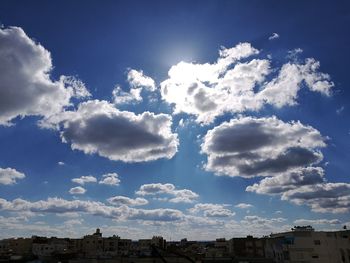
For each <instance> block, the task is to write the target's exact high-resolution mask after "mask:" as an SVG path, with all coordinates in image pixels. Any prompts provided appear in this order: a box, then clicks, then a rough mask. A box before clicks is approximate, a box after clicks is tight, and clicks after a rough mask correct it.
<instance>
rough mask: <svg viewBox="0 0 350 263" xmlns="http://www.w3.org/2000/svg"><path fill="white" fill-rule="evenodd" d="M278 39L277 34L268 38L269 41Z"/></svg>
mask: <svg viewBox="0 0 350 263" xmlns="http://www.w3.org/2000/svg"><path fill="white" fill-rule="evenodd" d="M279 37H280V35H279V34H277V33H272V35H271V36H270V37H269V40H273V39H277V38H279Z"/></svg>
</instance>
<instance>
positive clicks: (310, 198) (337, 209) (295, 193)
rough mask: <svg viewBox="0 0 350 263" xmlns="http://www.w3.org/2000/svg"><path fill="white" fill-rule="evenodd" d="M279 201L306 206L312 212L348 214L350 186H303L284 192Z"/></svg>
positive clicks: (349, 208)
mask: <svg viewBox="0 0 350 263" xmlns="http://www.w3.org/2000/svg"><path fill="white" fill-rule="evenodd" d="M281 199H282V200H288V201H290V202H292V203H294V204H297V205H308V206H310V207H311V210H312V211H314V212H320V213H348V212H349V211H350V184H348V183H321V184H315V185H304V186H301V187H298V188H295V189H292V190H289V191H286V192H284V193H283V194H282V197H281Z"/></svg>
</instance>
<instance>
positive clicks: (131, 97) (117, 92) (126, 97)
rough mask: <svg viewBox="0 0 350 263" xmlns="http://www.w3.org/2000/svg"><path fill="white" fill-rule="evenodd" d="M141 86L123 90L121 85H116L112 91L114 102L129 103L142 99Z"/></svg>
mask: <svg viewBox="0 0 350 263" xmlns="http://www.w3.org/2000/svg"><path fill="white" fill-rule="evenodd" d="M141 91H142V89H141V88H133V89H130V91H129V92H127V91H124V90H122V88H121V87H120V86H116V87H115V88H114V89H113V91H112V98H113V102H114V104H129V103H138V102H141V101H142V96H141Z"/></svg>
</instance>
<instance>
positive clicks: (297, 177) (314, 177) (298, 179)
mask: <svg viewBox="0 0 350 263" xmlns="http://www.w3.org/2000/svg"><path fill="white" fill-rule="evenodd" d="M324 181H325V179H324V171H323V169H322V168H321V167H307V168H302V169H299V170H295V171H291V172H287V173H281V174H278V175H276V176H274V177H267V178H264V179H263V180H261V181H260V182H259V183H256V184H254V185H251V186H248V187H247V188H246V191H248V192H255V193H258V194H282V193H284V192H286V191H289V190H292V189H295V188H298V187H301V186H304V185H314V184H318V183H322V182H324Z"/></svg>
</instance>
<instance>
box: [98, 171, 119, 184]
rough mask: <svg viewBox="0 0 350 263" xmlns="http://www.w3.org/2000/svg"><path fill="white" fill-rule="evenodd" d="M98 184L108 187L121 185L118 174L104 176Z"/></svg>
mask: <svg viewBox="0 0 350 263" xmlns="http://www.w3.org/2000/svg"><path fill="white" fill-rule="evenodd" d="M98 183H99V184H107V185H119V183H120V179H119V175H118V174H117V173H108V174H104V175H102V179H101V180H100V181H99V182H98Z"/></svg>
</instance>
